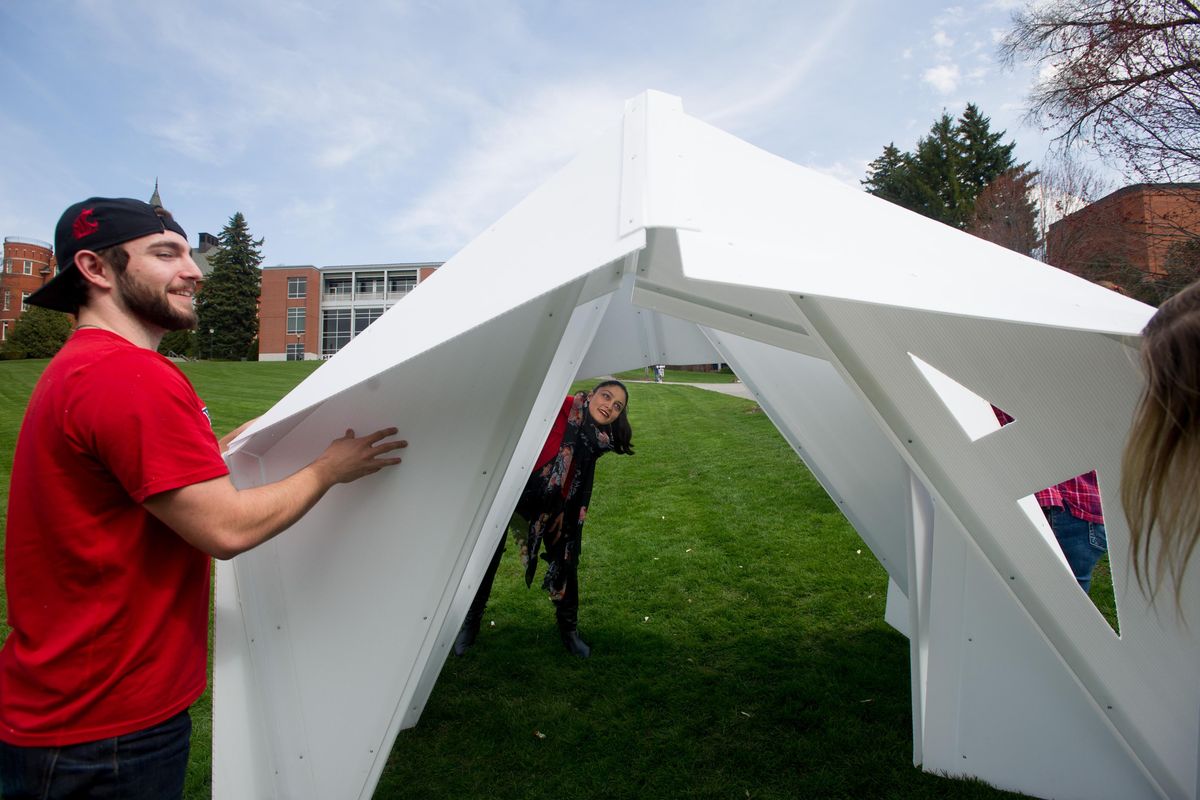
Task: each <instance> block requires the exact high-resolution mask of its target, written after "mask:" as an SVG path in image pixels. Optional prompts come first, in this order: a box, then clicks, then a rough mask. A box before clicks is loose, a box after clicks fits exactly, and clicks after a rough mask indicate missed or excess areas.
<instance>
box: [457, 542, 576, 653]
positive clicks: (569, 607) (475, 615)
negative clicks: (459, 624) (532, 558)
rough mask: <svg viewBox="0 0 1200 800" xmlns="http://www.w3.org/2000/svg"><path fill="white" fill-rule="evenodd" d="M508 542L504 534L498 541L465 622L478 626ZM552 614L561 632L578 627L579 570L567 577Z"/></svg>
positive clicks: (574, 570) (573, 571) (572, 571)
mask: <svg viewBox="0 0 1200 800" xmlns="http://www.w3.org/2000/svg"><path fill="white" fill-rule="evenodd" d="M507 540H508V534H507V533H505V535H504V538H502V539H501V540H500V544H499V546H497V547H496V552H495V554H493V555H492V561H491V563H490V564H488V568H487V572H485V573H483V580H481V581H480V582H479V590H478V591H476V592H475V599H474V600H472V601H471V608H470V609H469V610H468V611H467V622H468V623H474V624H478V623H479V621H480V620H482V619H483V611H484V609H485V608H487V601H488V597H490V596H491V594H492V584H493V583H494V582H495V580H496V570H498V569H500V557H501V556H503V555H504V545H505V542H506V541H507ZM554 613H555V616H556V617H557V619H558V627H559V628H560V629H562V630H566V631H573V630H576V629H577V628H578V625H579V570H578V569H573V570H571V574H570V575H568V576H567V585H566V591H565V592H563V598H562V599H561V600H555V601H554Z"/></svg>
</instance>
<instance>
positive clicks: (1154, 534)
mask: <svg viewBox="0 0 1200 800" xmlns="http://www.w3.org/2000/svg"><path fill="white" fill-rule="evenodd" d="M1142 370H1143V372H1144V373H1145V378H1146V384H1145V387H1144V388H1143V390H1142V396H1141V399H1140V400H1139V401H1138V405H1137V410H1136V411H1135V412H1134V417H1133V425H1132V427H1131V428H1130V430H1129V439H1128V441H1127V442H1126V444H1125V453H1124V456H1123V457H1122V459H1121V502H1122V503H1123V504H1124V506H1125V516H1126V518H1127V519H1128V520H1129V533H1130V550H1131V554H1132V556H1133V571H1134V575H1135V576H1136V577H1137V582H1138V586H1139V587H1140V588H1141V589H1142V591H1143V592H1145V593H1147V594H1148V596H1149V598H1150V601H1151V603H1153V602H1154V597H1155V595H1156V594H1157V593H1158V590H1159V589H1160V588H1162V584H1163V581H1164V578H1167V577H1169V578H1170V580H1171V582H1172V584H1173V585H1174V587H1175V589H1176V591H1178V589H1179V587H1180V583H1181V581H1182V579H1183V573H1184V570H1185V569H1186V568H1187V564H1188V560H1189V559H1190V558H1191V556H1192V552H1193V551H1194V550H1195V549H1196V541H1197V539H1198V538H1200V281H1198V282H1196V283H1193V284H1192V285H1191V286H1189V287H1187V288H1186V289H1184V290H1183V291H1181V292H1179V293H1178V294H1176V295H1175V296H1173V297H1171V298H1170V299H1169V300H1167V301H1166V302H1165V303H1163V304H1162V307H1161V308H1159V310H1158V312H1157V313H1156V314H1155V315H1154V316H1153V317H1152V318H1151V319H1150V322H1149V323H1147V325H1146V328H1145V330H1143V331H1142ZM1155 539H1157V540H1158V553H1157V555H1156V556H1155V557H1153V558H1151V542H1152V541H1153V540H1155ZM1176 596H1177V597H1178V595H1176ZM1177 602H1178V600H1177Z"/></svg>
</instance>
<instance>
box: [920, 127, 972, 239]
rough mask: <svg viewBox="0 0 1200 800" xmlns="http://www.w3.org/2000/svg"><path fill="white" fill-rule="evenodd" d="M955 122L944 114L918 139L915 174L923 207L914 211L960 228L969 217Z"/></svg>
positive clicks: (968, 200)
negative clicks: (926, 133)
mask: <svg viewBox="0 0 1200 800" xmlns="http://www.w3.org/2000/svg"><path fill="white" fill-rule="evenodd" d="M955 135H956V128H955V127H954V120H953V118H951V116H950V115H949V114H947V113H945V112H944V111H943V112H942V116H940V117H938V119H937V121H935V122H934V123H933V126H932V127H930V129H929V135H928V136H924V137H922V138H920V139H918V140H917V151H916V155H915V156H914V158H913V171H914V173H915V174H916V185H917V187H918V189H919V191H920V194H919V201H920V206H919V207H916V208H913V210H914V211H916V212H917V213H919V214H924V215H925V216H927V217H930V218H931V219H936V220H938V221H939V222H944V223H946V224H947V225H952V226H954V227H955V228H961V227H963V225H964V224H965V222H966V219H967V217H968V216H969V210H968V209H969V205H968V204H969V203H970V202H973V201H974V197H968V196H967V193H966V192H965V191H964V188H965V187H964V186H963V184H962V178H961V174H962V166H961V162H962V159H961V155H960V151H961V147H960V145H959V142H958V140H957V139H956V138H955Z"/></svg>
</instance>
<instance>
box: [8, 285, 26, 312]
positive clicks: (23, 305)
mask: <svg viewBox="0 0 1200 800" xmlns="http://www.w3.org/2000/svg"><path fill="white" fill-rule="evenodd" d="M29 295H30V292H21V313H22V314H24V313H25V312H26V311H28V310H29V303H28V300H29ZM3 309H4V310H5V311H12V290H11V289H5V290H4V305H3Z"/></svg>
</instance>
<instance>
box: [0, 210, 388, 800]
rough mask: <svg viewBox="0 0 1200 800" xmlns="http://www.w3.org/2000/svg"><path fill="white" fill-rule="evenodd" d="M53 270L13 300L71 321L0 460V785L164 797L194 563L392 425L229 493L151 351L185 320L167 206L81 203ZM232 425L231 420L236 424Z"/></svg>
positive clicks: (359, 463)
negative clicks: (0, 595)
mask: <svg viewBox="0 0 1200 800" xmlns="http://www.w3.org/2000/svg"><path fill="white" fill-rule="evenodd" d="M55 251H56V255H57V257H58V260H59V268H60V272H59V274H58V275H57V276H56V277H55V278H54V279H53V280H51V281H50V282H49V283H47V284H46V285H45V286H44V287H42V288H41V289H40V290H38V291H37V292H35V293H34V294H33V295H32V296H31V297H30V298H29V302H30V303H33V304H34V305H40V306H44V307H46V308H51V309H56V310H59V311H66V312H69V313H73V314H76V315H77V319H78V326H77V328H76V332H75V333H74V335H72V337H71V338H70V339H69V340H68V341H67V343H66V344H65V345H64V346H63V348H62V350H60V351H59V353H58V355H56V356H55V357H54V358H53V359H52V360H51V362H50V364H49V365H48V366H47V367H46V369H45V371H44V372H43V374H42V376H41V378H40V379H39V380H38V383H37V386H36V387H35V388H34V390H33V394H32V396H31V397H30V400H29V406H28V408H27V409H26V413H25V419H24V421H23V423H22V425H21V432H20V435H19V437H18V439H17V446H16V452H15V454H14V459H13V470H12V484H11V488H10V492H9V507H8V524H7V532H6V544H5V581H6V585H7V596H8V604H9V605H8V612H9V624H10V625H11V626H12V633H11V634H10V635H9V637H8V640H7V641H6V642H5V644H4V648H3V650H0V792H2V794H3V796H4V797H5V798H8V800H15V799H16V798H25V797H39V798H44V797H68V796H70V797H93V798H95V797H113V798H165V797H179V796H181V795H182V791H183V779H184V774H185V771H186V767H187V759H188V743H189V737H190V732H191V720H190V718H189V717H188V714H187V709H188V707H189V706H190V705H191V704H192V702H193V701H195V699H196V698H197V697H198V696H199V695H200V694H201V692H203V691H204V687H205V681H206V670H205V666H206V659H207V643H208V603H209V576H210V557H211V556H215V557H217V558H231V557H233V556H235V555H237V554H238V553H241V552H243V551H245V550H248V549H250V548H252V547H254V546H256V545H258V544H260V543H262V542H264V541H266V540H267V539H270V538H271V537H272V536H275V535H276V534H278V533H280V532H281V531H283V530H284V529H286V528H287V527H288V526H290V525H291V524H292V523H294V522H295V521H296V520H297V519H299V518H300V517H301V516H302V515H303V514H304V513H305V512H307V511H308V510H309V509H310V508H312V506H313V505H314V504H315V503H316V502H317V501H318V500H319V499H320V498H321V497H322V496H323V495H324V494H325V492H327V491H328V490H329V489H330V488H332V487H333V486H334V485H335V484H337V483H348V482H350V481H353V480H357V479H358V478H361V477H364V476H366V475H370V474H372V473H374V472H377V471H379V470H380V469H383V468H384V467H386V466H388V465H392V464H396V463H399V461H400V459H399V458H397V457H395V454H394V452H393V451H395V450H397V449H399V448H401V447H404V446H405V445H406V443H405V442H400V441H388V442H385V441H383V440H384V439H387V438H388V437H390V436H392V435H393V434H395V433H396V429H395V428H389V429H385V430H381V431H376V432H375V433H374V434H371V435H370V436H365V437H361V438H355V436H354V434H353V432H352V431H347V432H346V436H345V437H343V438H340V439H337V440H335V441H334V442H333V443H332V444H330V446H329V447H328V448H327V449H326V450H325V451H324V452H323V453H322V454H321V456H320V457H318V458H317V459H316V460H315V461H313V462H312V463H311V464H309V465H308V466H306V467H304V468H303V469H301V470H299V471H298V472H296V473H295V474H293V475H291V476H290V477H288V478H285V479H283V480H281V481H279V482H277V483H273V484H268V485H266V486H261V487H256V488H253V489H247V490H242V491H239V490H238V489H237V488H235V487H234V485H233V483H232V482H231V481H230V478H229V471H228V469H227V468H226V467H225V464H224V461H223V460H222V457H221V453H222V451H223V449H224V446H225V444H226V442H227V441H228V440H229V439H231V438H232V437H233V435H234V434H236V433H237V431H235V432H234V434H230V435H229V436H227V437H226V438H225V440H222V441H221V442H218V441H217V439H216V437H215V436H214V435H213V432H212V427H211V424H210V422H209V419H208V410H207V409H206V408H205V406H204V404H203V403H202V402H201V400H200V398H198V397H197V396H196V393H195V391H194V390H193V389H192V386H191V384H190V383H189V382H188V380H187V378H186V377H185V376H184V375H183V373H182V372H180V371H179V369H178V368H177V367H176V366H175V365H174V364H172V363H171V362H170V361H169V360H167V359H166V358H163V357H162V356H160V355H159V354H158V353H157V347H158V343H159V341H160V339H161V338H162V336H163V335H164V334H165V333H166V332H167V331H171V330H183V329H187V328H190V327H193V326H194V325H195V323H196V314H195V311H194V310H193V294H194V292H195V288H196V283H197V281H198V280H199V279H200V277H201V274H200V271H199V269H197V267H196V264H195V263H194V262H193V261H192V258H191V254H190V249H189V247H188V242H187V236H186V234H185V233H184V231H183V229H182V228H181V227H180V226H179V225H178V223H176V222H175V221H174V219H173V218H172V217H171V215H170V214H169V213H168V212H166V211H164V210H163V209H161V208H158V207H154V206H150V205H148V204H146V203H143V202H141V201H138V200H130V199H123V198H122V199H111V198H91V199H90V200H86V201H84V202H82V203H77V204H75V205H73V206H71V207H70V208H68V209H67V210H66V212H64V214H63V216H62V218H61V219H60V220H59V223H58V226H57V228H56V231H55ZM243 427H244V426H243Z"/></svg>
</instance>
